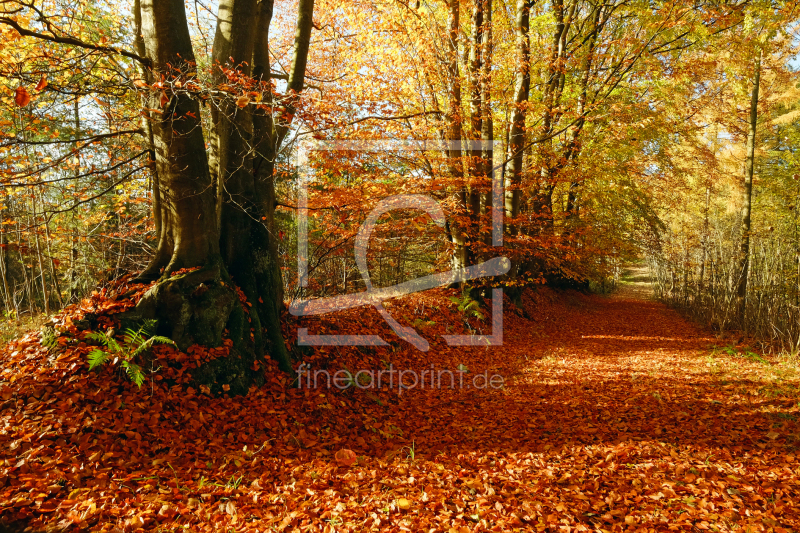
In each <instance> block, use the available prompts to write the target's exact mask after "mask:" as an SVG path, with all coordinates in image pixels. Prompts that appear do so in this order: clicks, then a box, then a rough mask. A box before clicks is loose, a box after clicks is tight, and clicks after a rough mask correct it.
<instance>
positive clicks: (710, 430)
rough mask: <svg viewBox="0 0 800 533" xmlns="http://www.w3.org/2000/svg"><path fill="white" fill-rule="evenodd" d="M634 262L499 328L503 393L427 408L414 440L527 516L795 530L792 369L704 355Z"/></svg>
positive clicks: (704, 346)
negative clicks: (510, 355) (426, 426)
mask: <svg viewBox="0 0 800 533" xmlns="http://www.w3.org/2000/svg"><path fill="white" fill-rule="evenodd" d="M635 274H636V276H637V277H638V278H640V279H638V280H636V281H635V282H634V283H631V284H626V285H623V290H621V291H620V292H619V293H618V294H616V295H614V297H611V298H608V297H599V296H585V295H580V294H569V293H567V294H566V295H564V294H554V293H546V292H545V293H543V294H542V295H540V297H539V301H538V302H537V303H536V304H535V305H532V306H531V313H534V314H535V316H537V321H538V324H539V327H538V329H537V330H535V331H533V332H532V333H530V334H527V335H526V334H525V333H522V332H516V331H513V330H512V331H508V332H507V334H506V345H505V347H504V349H505V350H512V351H517V352H518V353H519V354H520V356H521V357H523V358H524V359H525V360H526V362H525V364H524V365H523V366H522V367H521V368H520V370H519V374H517V375H515V376H512V378H511V379H510V380H509V381H508V384H507V388H506V389H505V390H504V391H503V393H493V394H490V393H485V394H477V393H476V394H474V395H472V396H471V397H470V399H469V400H468V401H462V402H460V403H459V404H458V408H457V410H453V411H451V410H446V411H438V412H437V411H433V412H430V413H426V415H427V416H428V417H430V419H431V426H432V427H435V428H438V429H439V431H436V432H435V434H432V433H431V434H428V435H427V437H428V438H427V440H426V439H425V436H426V435H425V434H424V433H423V434H420V432H418V431H417V432H416V434H414V433H415V432H414V429H413V428H408V430H409V432H410V433H411V434H414V438H415V442H416V443H417V445H418V446H419V447H420V448H421V449H425V448H426V447H427V446H435V445H438V446H441V445H443V444H444V448H445V449H447V451H449V452H450V453H451V454H453V455H456V456H463V457H465V459H464V460H463V461H462V462H461V463H459V465H460V466H461V468H463V469H464V472H465V473H464V474H463V475H464V476H465V477H467V478H478V479H482V480H484V481H488V482H489V483H490V484H492V486H493V487H495V490H496V491H499V490H500V487H506V488H505V490H512V488H513V490H514V491H515V492H516V494H515V496H514V500H515V501H516V502H517V503H518V505H521V506H522V507H521V508H519V509H520V510H522V511H523V512H522V514H526V515H528V516H529V517H535V516H539V518H536V519H534V522H536V523H537V524H538V525H539V527H540V528H544V527H545V525H547V527H548V528H551V529H554V528H555V526H556V525H558V526H571V527H576V526H577V528H578V529H577V530H579V531H580V530H585V529H583V528H587V529H594V530H596V528H599V529H600V530H609V531H617V530H620V529H632V530H633V529H636V528H640V527H647V528H656V529H658V530H666V529H667V528H671V529H679V530H692V528H697V529H703V530H705V529H709V528H715V529H714V530H717V531H730V530H733V529H736V528H738V527H740V526H742V525H744V524H749V525H751V526H753V527H754V528H755V529H752V531H764V530H766V529H765V528H777V529H775V531H780V530H781V529H780V527H784V528H787V527H788V528H794V530H797V528H798V526H800V510H798V508H797V507H796V506H797V505H798V496H800V492H799V491H798V489H799V487H800V485H799V484H798V478H799V477H800V476H798V474H800V469H798V466H800V463H798V461H799V460H800V459H798V457H797V456H798V453H797V450H798V438H800V433H799V432H798V425H797V422H796V419H797V415H798V404H797V390H798V389H797V381H796V380H795V381H793V382H790V381H781V380H778V381H775V380H774V379H773V378H767V377H765V371H764V368H763V366H762V365H760V364H756V363H751V362H749V361H746V360H743V359H739V358H734V357H731V356H727V355H713V356H712V349H711V344H712V343H713V341H714V339H713V338H712V337H710V336H709V335H708V334H706V333H704V332H702V331H700V330H699V329H697V328H696V327H694V326H693V325H692V324H690V323H688V322H687V321H686V320H684V319H683V318H682V317H681V316H679V315H678V313H676V312H675V311H673V310H672V309H669V308H667V307H666V306H664V305H663V304H661V303H658V302H656V301H653V300H651V299H643V298H649V297H650V295H651V292H650V290H649V284H647V283H646V281H645V280H643V279H641V278H646V274H647V273H646V271H642V272H636V273H635ZM548 294H549V296H548ZM563 302H566V304H565V303H563ZM487 414H488V415H489V418H488V419H487ZM449 441H452V444H451V445H450V446H447V444H448V442H449ZM465 452H466V453H465ZM459 453H460V454H461V455H457V454H459ZM480 458H483V459H480ZM481 460H483V461H486V462H487V464H485V465H484V466H481V465H479V464H475V461H478V462H480V461H481ZM504 464H507V465H508V466H504ZM520 467H522V468H520ZM459 475H460V476H461V475H462V474H459ZM510 480H514V482H513V483H511V485H510V486H509V482H510ZM784 530H785V529H784Z"/></svg>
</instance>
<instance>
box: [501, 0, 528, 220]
mask: <svg viewBox="0 0 800 533" xmlns="http://www.w3.org/2000/svg"><path fill="white" fill-rule="evenodd" d="M515 34H516V49H517V50H516V54H517V57H516V64H515V66H514V70H515V73H516V81H515V86H514V111H513V113H512V115H511V131H510V134H509V150H508V151H509V154H510V158H511V161H510V162H509V163H510V164H509V170H508V177H507V178H506V182H505V215H506V219H507V224H506V232H507V233H508V234H510V235H516V234H517V229H518V227H517V217H519V214H520V197H521V194H522V191H521V190H520V188H521V186H522V165H523V160H524V155H525V154H524V150H525V119H526V117H527V114H528V99H529V98H530V90H531V73H530V61H531V60H530V51H531V42H530V4H529V0H517V16H516V27H515Z"/></svg>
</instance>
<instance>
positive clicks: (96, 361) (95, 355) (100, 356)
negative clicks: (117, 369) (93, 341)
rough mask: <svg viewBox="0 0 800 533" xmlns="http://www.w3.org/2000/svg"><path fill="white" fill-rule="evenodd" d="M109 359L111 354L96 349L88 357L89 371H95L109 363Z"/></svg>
mask: <svg viewBox="0 0 800 533" xmlns="http://www.w3.org/2000/svg"><path fill="white" fill-rule="evenodd" d="M109 357H110V354H109V353H108V352H104V351H103V350H99V349H97V348H95V349H94V350H92V351H91V352H89V355H87V356H86V358H87V359H88V361H89V370H94V369H95V368H96V367H98V366H100V365H103V364H105V363H107V362H108V359H109Z"/></svg>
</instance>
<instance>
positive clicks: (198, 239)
mask: <svg viewBox="0 0 800 533" xmlns="http://www.w3.org/2000/svg"><path fill="white" fill-rule="evenodd" d="M140 2H141V4H140V9H141V12H140V13H135V19H136V21H137V25H138V23H139V20H141V30H142V39H141V43H142V45H143V47H144V52H145V54H146V57H147V58H148V59H149V60H150V61H151V62H152V75H151V76H149V77H150V79H153V80H157V79H162V80H163V82H162V83H163V93H159V92H155V93H154V94H153V95H152V96H151V97H150V102H149V104H148V107H149V108H151V109H158V110H159V112H160V113H153V115H152V120H151V127H152V133H153V145H154V151H155V161H156V175H157V180H154V184H156V185H157V190H156V191H155V192H156V196H157V197H158V199H159V202H158V205H157V208H158V210H159V212H158V213H156V216H157V217H158V219H159V221H160V226H161V235H160V239H159V245H158V249H157V252H156V254H155V256H154V258H153V260H152V263H151V264H150V265H149V267H148V268H147V269H146V270H145V272H144V273H143V274H142V275H141V277H142V278H144V279H158V283H157V284H156V285H155V286H154V287H153V288H152V289H151V290H150V291H149V292H148V293H147V294H146V295H145V297H143V298H142V300H141V301H140V303H139V305H137V307H136V309H135V310H134V311H132V312H129V313H127V314H126V316H124V317H123V319H125V320H131V321H135V320H141V319H145V318H155V319H157V320H158V323H159V332H160V333H163V334H165V335H168V336H170V337H171V338H172V339H173V340H174V341H175V342H176V343H177V344H178V346H179V347H180V348H182V349H185V348H187V347H188V346H190V345H192V344H202V345H206V346H219V345H221V344H222V340H223V339H222V336H223V332H224V330H226V329H227V331H228V335H229V336H230V338H231V340H232V341H233V347H232V349H231V351H230V355H229V356H228V357H224V358H220V359H217V360H214V361H212V362H210V363H206V364H205V365H203V366H201V367H200V368H198V369H197V370H196V371H195V374H194V377H195V380H196V381H197V382H198V383H199V384H204V385H207V386H209V387H210V388H211V389H212V391H215V392H219V391H220V390H221V388H222V385H229V386H230V392H231V393H233V394H237V393H239V394H241V393H245V392H247V390H248V388H249V387H250V386H251V385H252V384H258V383H260V382H261V380H263V376H262V375H261V374H260V373H259V372H258V371H257V370H256V369H257V368H258V364H257V363H256V362H257V360H259V359H261V358H263V357H264V356H265V355H267V354H268V355H270V356H271V357H272V358H274V359H275V360H276V361H277V362H278V364H279V366H280V368H281V369H282V370H284V371H287V372H289V371H291V364H290V363H291V361H290V358H289V354H288V351H287V349H286V346H285V343H284V339H283V336H282V334H281V329H280V312H281V309H282V308H283V290H282V287H283V284H282V279H281V274H280V263H279V257H278V248H277V242H276V239H275V232H274V213H275V205H276V198H275V186H274V170H275V158H276V155H277V153H278V150H279V147H280V145H281V143H282V141H283V140H284V138H285V137H286V134H287V132H288V130H289V126H290V122H291V117H292V116H293V114H294V106H295V105H296V101H297V98H298V95H299V93H300V92H301V91H302V90H303V82H304V78H305V69H306V60H307V55H308V47H309V41H310V36H311V29H312V26H313V24H312V14H313V8H314V0H300V2H299V13H298V19H297V33H296V36H295V47H294V50H295V52H294V53H295V57H294V62H293V66H292V72H291V75H290V77H289V80H288V91H287V94H286V96H285V98H283V99H282V101H280V102H276V101H275V97H274V96H273V90H274V87H273V85H272V80H271V75H270V66H269V49H268V33H269V24H270V21H271V19H272V10H273V1H272V0H221V1H220V2H219V15H218V23H217V29H216V35H215V39H214V46H213V67H212V68H213V69H214V70H213V72H212V74H213V80H214V83H215V84H216V87H215V89H216V90H215V91H214V92H213V93H212V94H214V95H221V96H214V97H212V98H211V99H210V100H209V102H208V103H209V105H210V106H211V117H212V124H211V131H208V132H207V138H208V139H209V144H210V146H208V150H207V147H206V144H205V141H204V136H203V129H202V127H203V125H202V122H201V116H200V103H199V100H200V99H199V98H198V95H197V93H196V92H195V93H193V92H192V91H191V89H190V88H191V86H192V81H193V79H194V78H195V69H196V67H195V63H194V54H193V52H192V47H191V41H190V37H189V30H188V25H187V20H186V13H185V8H184V3H183V1H182V0H140ZM137 7H139V6H137ZM137 44H138V43H137ZM223 85H228V86H229V87H231V86H232V87H233V89H232V90H230V91H227V92H226V91H224V90H219V89H220V88H221V87H222V86H223ZM247 92H257V93H260V94H262V95H263V99H262V100H261V102H258V103H257V102H256V101H255V100H254V99H251V100H248V101H244V100H242V99H239V97H241V96H244V95H245V94H246V93H247ZM237 99H238V100H237ZM163 102H166V104H165V105H161V104H162V103H163ZM278 105H280V106H282V108H283V109H286V111H285V112H284V113H282V114H281V115H280V117H279V118H278V119H277V120H276V119H273V115H272V112H273V109H275V108H277V106H278ZM195 267H199V269H196V270H192V271H191V272H188V273H187V272H183V273H179V274H176V272H177V271H178V270H180V269H182V268H190V269H194V268H195ZM235 287H239V288H240V289H241V291H242V292H243V293H244V295H245V297H246V299H247V305H242V304H241V303H240V302H239V297H238V295H237V293H236V291H235Z"/></svg>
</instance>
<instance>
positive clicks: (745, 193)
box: [736, 54, 761, 328]
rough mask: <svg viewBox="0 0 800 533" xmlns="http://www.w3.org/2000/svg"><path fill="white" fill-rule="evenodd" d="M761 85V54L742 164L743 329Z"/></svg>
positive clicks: (740, 302) (740, 309)
mask: <svg viewBox="0 0 800 533" xmlns="http://www.w3.org/2000/svg"><path fill="white" fill-rule="evenodd" d="M760 85H761V54H759V55H758V58H757V59H756V62H755V73H754V77H753V87H752V90H751V91H750V114H749V117H748V121H747V148H746V150H747V157H746V160H745V164H744V183H743V189H742V233H741V239H740V244H739V269H738V271H739V279H738V283H737V288H736V300H737V302H736V303H737V311H738V315H739V322H740V324H741V327H742V328H745V326H746V325H745V311H746V300H747V276H748V271H749V269H750V215H751V211H752V199H753V171H754V169H755V152H756V129H757V126H758V98H759V89H760Z"/></svg>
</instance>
